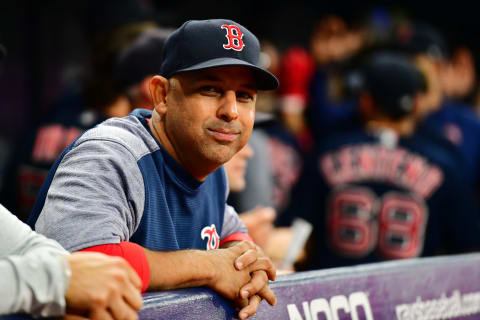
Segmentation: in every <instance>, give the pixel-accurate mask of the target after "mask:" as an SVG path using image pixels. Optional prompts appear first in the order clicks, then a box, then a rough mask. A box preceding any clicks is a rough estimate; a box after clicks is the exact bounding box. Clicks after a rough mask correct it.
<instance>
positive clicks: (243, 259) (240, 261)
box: [235, 248, 258, 271]
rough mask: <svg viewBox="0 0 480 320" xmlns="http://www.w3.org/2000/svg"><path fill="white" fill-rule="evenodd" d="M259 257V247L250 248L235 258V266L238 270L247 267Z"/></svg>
mask: <svg viewBox="0 0 480 320" xmlns="http://www.w3.org/2000/svg"><path fill="white" fill-rule="evenodd" d="M257 259H258V252H257V249H256V248H255V249H248V250H247V251H245V252H244V253H243V254H242V255H240V256H239V257H237V258H236V259H235V268H236V269H237V270H239V271H240V270H242V269H245V268H246V267H248V266H250V265H251V264H252V263H254V262H255V261H257Z"/></svg>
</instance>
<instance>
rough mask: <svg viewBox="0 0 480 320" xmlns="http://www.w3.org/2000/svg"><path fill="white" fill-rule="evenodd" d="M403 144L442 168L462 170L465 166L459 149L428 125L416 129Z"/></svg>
mask: <svg viewBox="0 0 480 320" xmlns="http://www.w3.org/2000/svg"><path fill="white" fill-rule="evenodd" d="M405 144H406V146H408V147H409V148H412V149H413V151H416V152H418V153H420V154H422V155H423V156H424V157H426V158H427V159H429V160H430V161H431V162H434V163H436V164H437V165H440V166H442V167H443V168H447V169H452V170H460V171H462V172H463V171H464V170H465V168H466V161H465V158H464V156H463V155H462V153H461V152H460V150H459V149H458V148H457V147H456V146H455V145H453V144H452V143H451V142H450V141H448V140H447V139H445V138H444V137H443V136H441V135H440V134H439V133H438V132H436V131H434V130H431V129H430V128H428V127H423V128H422V129H421V130H418V131H417V132H416V133H415V134H414V135H413V136H412V137H410V138H409V139H406V140H405Z"/></svg>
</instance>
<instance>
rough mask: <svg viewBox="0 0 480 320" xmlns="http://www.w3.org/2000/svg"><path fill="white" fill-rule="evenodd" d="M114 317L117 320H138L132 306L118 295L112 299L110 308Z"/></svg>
mask: <svg viewBox="0 0 480 320" xmlns="http://www.w3.org/2000/svg"><path fill="white" fill-rule="evenodd" d="M109 310H110V312H111V314H112V316H113V318H114V319H116V320H136V319H138V315H137V313H136V312H135V311H133V309H132V308H130V306H129V305H128V304H127V303H125V301H124V300H123V298H122V297H121V296H120V295H118V296H115V297H113V298H112V299H111V301H110V308H109Z"/></svg>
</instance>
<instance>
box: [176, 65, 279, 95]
mask: <svg viewBox="0 0 480 320" xmlns="http://www.w3.org/2000/svg"><path fill="white" fill-rule="evenodd" d="M226 66H245V67H248V68H250V69H251V70H252V71H253V73H254V76H255V81H256V83H257V89H258V90H274V89H277V88H278V85H279V82H278V79H277V78H276V77H275V76H274V75H273V74H272V73H270V72H268V71H267V70H264V69H262V68H260V67H257V66H256V65H254V64H251V63H248V62H246V61H243V60H239V59H233V58H217V59H212V60H208V61H204V62H202V63H199V64H195V65H193V66H190V67H188V68H184V69H181V70H177V71H176V72H175V73H180V72H187V71H196V70H203V69H208V68H214V67H226Z"/></svg>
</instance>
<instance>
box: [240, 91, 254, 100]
mask: <svg viewBox="0 0 480 320" xmlns="http://www.w3.org/2000/svg"><path fill="white" fill-rule="evenodd" d="M237 98H238V99H242V100H253V96H252V95H251V94H250V93H248V92H239V93H237Z"/></svg>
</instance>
